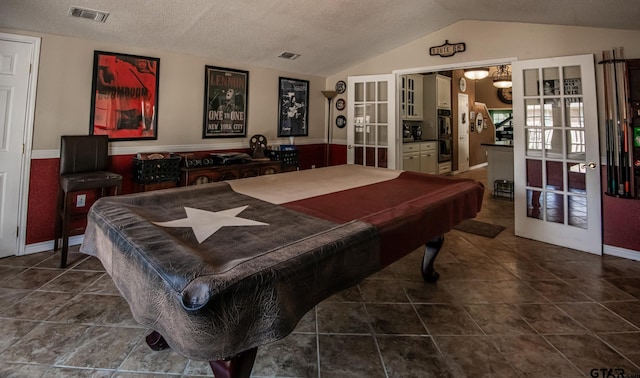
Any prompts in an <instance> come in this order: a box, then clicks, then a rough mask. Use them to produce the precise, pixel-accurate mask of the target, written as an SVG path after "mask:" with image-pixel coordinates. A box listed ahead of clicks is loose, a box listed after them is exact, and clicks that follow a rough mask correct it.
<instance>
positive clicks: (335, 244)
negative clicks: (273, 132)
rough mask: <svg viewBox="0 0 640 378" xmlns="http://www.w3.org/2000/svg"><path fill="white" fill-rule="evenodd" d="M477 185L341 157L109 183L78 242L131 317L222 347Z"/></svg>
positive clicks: (368, 263)
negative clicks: (141, 188) (274, 171)
mask: <svg viewBox="0 0 640 378" xmlns="http://www.w3.org/2000/svg"><path fill="white" fill-rule="evenodd" d="M483 192H484V188H483V186H482V184H480V183H478V182H475V181H472V180H464V179H456V178H452V177H441V176H434V175H425V174H419V173H412V172H406V171H398V170H389V169H381V168H371V167H363V166H359V165H342V166H335V167H327V168H320V169H312V170H305V171H297V172H289V173H283V174H278V175H269V176H260V177H254V178H247V179H242V180H234V181H226V182H218V183H212V184H205V185H197V186H191V187H183V188H176V189H169V190H160V191H155V192H146V193H138V194H132V195H124V196H117V197H104V198H102V199H100V200H99V201H97V202H96V203H95V204H94V206H93V207H92V208H91V211H90V213H89V220H88V225H87V229H86V232H85V237H84V241H83V245H82V247H81V251H82V252H84V253H87V254H90V255H94V256H96V257H98V258H99V259H100V261H101V262H102V264H103V265H104V267H105V269H106V271H107V272H108V273H109V274H110V275H111V277H112V278H113V281H114V283H115V285H116V286H117V288H118V289H119V291H120V292H121V294H122V295H123V297H124V298H125V299H126V301H127V302H128V304H129V306H130V308H131V312H132V314H133V316H134V318H135V319H136V321H138V322H139V323H140V324H142V325H144V326H146V327H148V328H150V329H152V330H155V331H156V332H158V333H159V334H161V335H162V336H164V338H165V339H166V342H167V343H168V344H169V346H170V347H171V348H172V349H174V350H175V351H177V352H178V353H180V354H182V355H184V356H185V357H188V358H191V359H194V360H203V361H213V360H221V359H224V358H227V357H229V356H235V355H236V354H238V353H241V352H243V351H246V350H249V349H251V348H255V347H258V346H260V345H264V344H267V343H270V342H273V341H276V340H279V339H281V338H283V337H285V336H287V335H288V334H289V333H290V332H292V330H293V329H294V327H295V325H296V324H297V322H298V321H299V320H300V318H301V317H302V316H303V315H304V314H305V313H306V312H308V311H309V310H310V309H312V308H313V307H314V306H315V305H316V304H317V303H319V302H321V301H322V300H324V299H325V298H327V297H329V296H330V295H332V294H334V293H336V292H339V291H341V290H343V289H346V288H349V287H351V286H353V285H355V284H357V283H359V282H360V281H361V280H363V279H364V278H366V277H367V276H369V275H371V274H373V273H375V272H377V271H379V270H380V269H382V268H384V267H385V266H387V265H389V264H390V263H392V262H394V261H396V260H397V259H399V258H401V257H402V256H404V255H406V254H408V253H410V252H412V251H414V250H415V249H416V248H418V247H420V246H421V245H424V244H425V243H427V242H428V241H430V240H432V239H433V238H436V237H438V236H440V235H442V234H444V233H446V232H447V231H449V230H450V229H451V228H452V227H453V226H455V225H456V224H458V223H460V222H461V221H463V220H465V219H469V218H473V217H475V216H476V214H477V213H478V212H479V211H480V208H481V206H482V196H483ZM416 269H419V267H416Z"/></svg>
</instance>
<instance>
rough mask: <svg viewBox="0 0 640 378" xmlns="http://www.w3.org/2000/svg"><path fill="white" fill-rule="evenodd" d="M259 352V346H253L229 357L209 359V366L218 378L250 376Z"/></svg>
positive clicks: (245, 377)
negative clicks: (215, 359)
mask: <svg viewBox="0 0 640 378" xmlns="http://www.w3.org/2000/svg"><path fill="white" fill-rule="evenodd" d="M257 353H258V348H252V349H249V350H245V351H244V352H242V353H240V354H238V355H236V356H235V357H232V358H229V359H224V360H217V361H209V366H211V370H213V375H214V376H215V377H216V378H249V377H250V376H251V370H252V369H253V363H254V362H255V360H256V354H257Z"/></svg>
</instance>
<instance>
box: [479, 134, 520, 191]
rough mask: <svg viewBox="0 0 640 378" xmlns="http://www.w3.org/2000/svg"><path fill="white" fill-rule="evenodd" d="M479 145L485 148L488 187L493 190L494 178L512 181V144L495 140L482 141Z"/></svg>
mask: <svg viewBox="0 0 640 378" xmlns="http://www.w3.org/2000/svg"><path fill="white" fill-rule="evenodd" d="M481 146H483V147H485V148H486V149H487V163H488V166H487V185H488V186H489V188H488V189H489V190H491V191H493V183H494V181H495V180H507V181H512V182H513V145H512V144H507V143H500V142H497V143H482V144H481ZM499 194H500V193H499ZM501 195H502V194H501Z"/></svg>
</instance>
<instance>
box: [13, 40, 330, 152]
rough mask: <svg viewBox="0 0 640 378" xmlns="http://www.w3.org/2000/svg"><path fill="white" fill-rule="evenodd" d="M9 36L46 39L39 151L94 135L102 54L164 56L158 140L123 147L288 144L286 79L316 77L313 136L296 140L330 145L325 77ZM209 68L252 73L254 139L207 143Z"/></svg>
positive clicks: (147, 51) (40, 84) (36, 140)
mask: <svg viewBox="0 0 640 378" xmlns="http://www.w3.org/2000/svg"><path fill="white" fill-rule="evenodd" d="M2 31H4V32H7V33H13V34H23V35H32V36H37V37H41V38H42V45H41V55H40V68H39V70H40V71H39V78H38V88H37V99H36V113H35V125H34V138H33V150H36V151H37V150H49V151H54V150H58V149H59V148H60V135H63V134H88V133H89V114H90V110H91V77H92V74H93V52H94V50H100V51H110V52H118V53H125V54H134V55H143V56H150V57H156V58H160V84H159V95H158V100H159V104H158V140H150V141H122V142H117V143H115V144H116V146H117V148H125V149H126V147H131V148H132V149H133V150H135V149H136V148H138V147H141V146H143V148H149V147H151V148H152V147H153V146H192V147H194V146H195V147H194V148H197V147H200V145H201V146H202V149H203V150H206V149H225V148H241V147H246V148H248V147H249V141H248V139H249V138H250V137H251V136H252V135H255V134H263V135H265V136H266V137H267V140H268V142H269V144H278V143H288V142H289V140H288V139H282V140H280V141H278V139H277V123H278V101H279V100H278V77H280V76H283V77H291V78H296V79H303V80H309V87H310V93H309V102H310V104H309V137H296V138H295V141H296V143H298V144H308V143H324V140H325V137H324V136H325V128H326V123H325V120H326V119H325V113H326V109H325V104H326V99H325V97H324V96H323V95H322V93H321V90H323V89H324V86H325V79H324V78H322V77H318V76H304V75H298V74H291V73H287V72H282V71H275V70H267V69H262V68H256V67H250V66H244V65H242V64H239V63H238V62H233V63H232V62H226V61H224V60H223V59H220V60H210V59H205V58H202V57H197V56H191V55H183V54H174V53H170V52H167V51H160V50H153V49H145V48H138V47H133V46H126V45H118V44H113V43H105V42H98V41H92V40H86V39H79V38H69V37H62V36H57V35H50V34H39V33H31V32H23V31H15V30H7V29H4V30H2ZM205 65H211V66H220V67H226V68H234V69H241V70H247V71H249V97H248V102H249V112H248V126H247V138H213V139H203V138H202V127H203V107H204V67H205ZM112 147H113V144H112ZM45 155H46V154H45Z"/></svg>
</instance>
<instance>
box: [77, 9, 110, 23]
mask: <svg viewBox="0 0 640 378" xmlns="http://www.w3.org/2000/svg"><path fill="white" fill-rule="evenodd" d="M69 15H71V16H73V17H80V18H86V19H88V20H93V21H96V22H106V21H107V17H109V13H107V12H103V11H97V10H93V9H86V8H79V7H74V6H72V7H71V8H69Z"/></svg>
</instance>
